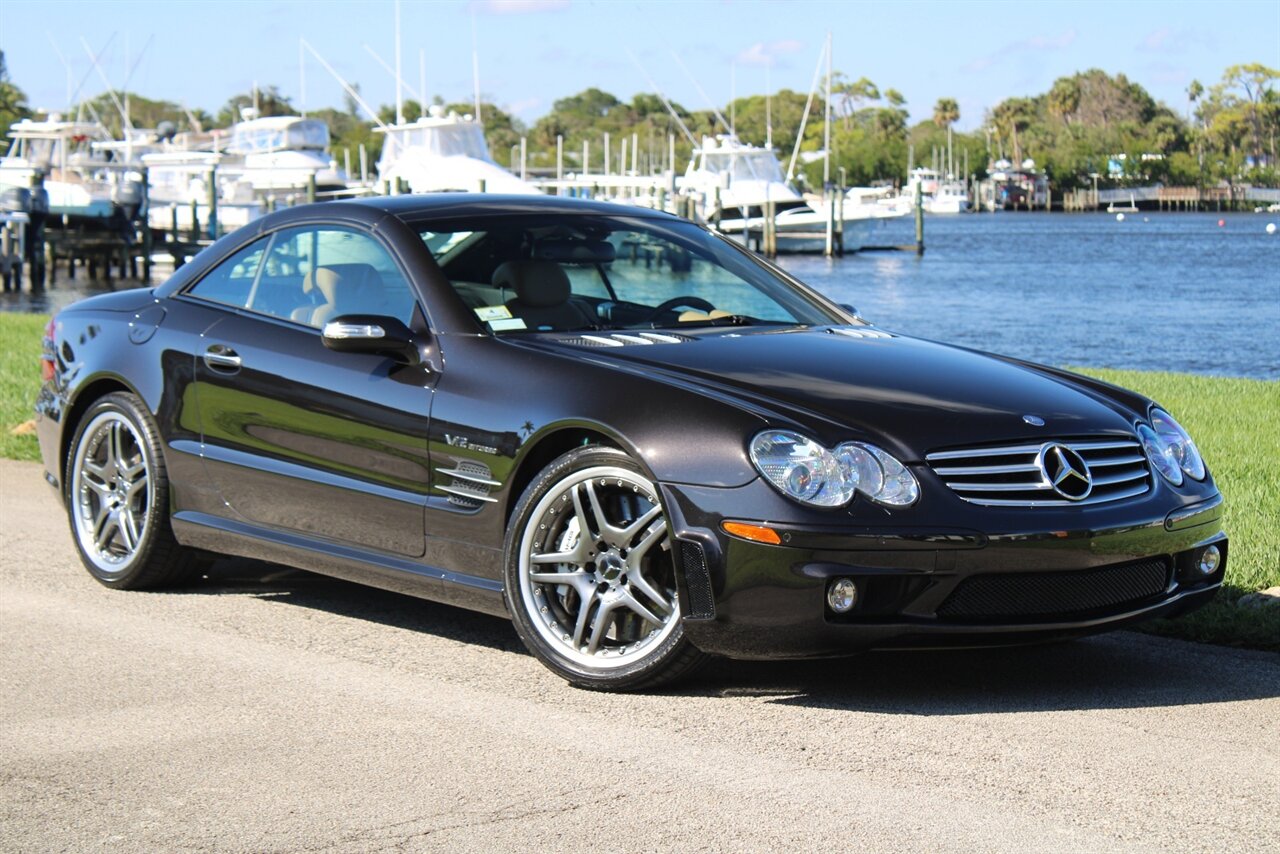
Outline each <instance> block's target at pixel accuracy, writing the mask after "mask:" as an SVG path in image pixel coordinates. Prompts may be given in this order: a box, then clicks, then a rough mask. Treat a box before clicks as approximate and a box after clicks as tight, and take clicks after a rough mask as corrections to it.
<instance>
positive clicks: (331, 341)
mask: <svg viewBox="0 0 1280 854" xmlns="http://www.w3.org/2000/svg"><path fill="white" fill-rule="evenodd" d="M321 339H322V340H323V341H324V346H326V347H328V348H329V349H330V350H334V351H336V352H338V353H371V354H374V355H378V356H388V357H390V358H392V359H395V360H396V361H397V362H400V363H401V364H403V365H417V364H420V363H421V362H422V351H421V348H420V347H419V341H418V336H416V335H414V334H413V330H411V329H410V328H409V327H408V326H405V325H404V323H403V322H402V321H400V320H397V319H396V318H394V317H384V316H382V315H380V314H344V315H342V316H341V317H335V318H334V319H333V320H330V321H329V322H328V323H326V324H325V325H324V329H323V330H321Z"/></svg>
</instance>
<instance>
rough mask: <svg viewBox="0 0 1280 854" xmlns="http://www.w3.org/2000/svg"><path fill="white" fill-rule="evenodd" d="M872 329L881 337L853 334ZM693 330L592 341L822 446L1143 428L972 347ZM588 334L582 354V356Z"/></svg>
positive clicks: (952, 443)
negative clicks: (760, 413)
mask: <svg viewBox="0 0 1280 854" xmlns="http://www.w3.org/2000/svg"><path fill="white" fill-rule="evenodd" d="M868 332H870V333H872V334H876V335H878V336H883V337H852V335H851V333H854V334H859V333H860V334H866V333H868ZM593 337H595V338H600V337H611V336H608V335H607V334H602V335H600V336H593ZM627 337H629V338H634V337H635V336H624V338H627ZM688 337H689V340H686V341H683V342H682V343H679V344H674V343H659V344H653V345H648V346H645V345H640V344H627V345H625V346H600V347H593V348H592V354H593V355H594V356H597V357H599V358H600V359H602V360H606V361H609V362H613V363H614V364H617V365H619V366H621V365H622V364H628V363H629V364H636V365H642V366H645V367H646V368H648V369H649V370H646V373H648V374H650V375H658V376H662V377H664V378H665V379H666V380H667V381H669V382H670V381H676V382H685V383H695V384H702V385H705V386H714V387H717V388H718V389H719V390H720V391H722V392H723V391H729V392H731V393H732V394H734V395H735V396H737V397H739V398H742V399H743V401H744V403H749V404H751V405H752V407H753V408H757V409H762V410H764V411H766V412H769V413H773V415H774V418H770V420H775V419H776V420H778V421H780V422H785V421H790V422H792V423H794V424H797V425H798V426H800V427H802V428H806V429H809V430H812V431H815V432H817V433H818V434H819V435H818V436H816V438H819V439H822V440H824V441H828V442H834V441H838V440H841V439H859V438H862V439H869V440H871V441H876V442H880V443H881V444H884V445H885V447H886V448H887V449H890V450H893V451H894V452H895V453H899V454H903V455H905V456H907V457H908V458H910V459H916V460H919V459H922V458H923V456H924V454H925V453H927V452H929V451H931V450H934V449H938V448H943V447H957V446H965V445H973V444H986V443H990V442H1002V441H1006V440H1015V441H1020V440H1024V439H1039V440H1045V439H1049V438H1057V437H1076V436H1089V435H1099V434H1111V435H1127V436H1132V435H1133V426H1132V425H1133V418H1134V416H1135V413H1132V412H1129V411H1127V410H1125V408H1124V407H1123V406H1122V405H1121V404H1120V403H1119V402H1118V401H1115V400H1112V399H1109V398H1107V397H1105V396H1104V395H1103V394H1101V393H1100V392H1098V391H1096V390H1093V389H1090V388H1088V387H1086V386H1085V385H1084V384H1077V383H1073V382H1071V381H1070V380H1068V379H1066V378H1063V377H1059V376H1054V375H1051V374H1049V373H1047V372H1045V371H1041V370H1037V369H1036V368H1035V367H1033V366H1029V365H1025V364H1021V363H1018V362H1014V361H1011V360H1006V359H1003V358H1000V357H997V356H992V355H989V354H986V353H981V352H978V351H974V350H968V349H964V348H960V347H953V346H948V345H945V344H939V343H936V342H932V341H926V340H922V339H918V338H911V337H907V336H900V335H890V334H887V333H882V332H878V331H877V330H871V329H869V328H867V327H839V328H828V327H820V328H804V329H792V328H789V329H786V330H776V329H772V330H749V329H748V330H743V329H737V330H731V331H726V330H723V329H716V330H707V331H705V332H702V333H695V334H691V335H690V336H688ZM582 340H583V339H578V342H577V343H578V346H573V349H575V350H578V351H579V352H581V343H580V342H581V341H582ZM585 340H587V342H588V343H589V344H590V343H595V342H592V341H591V340H590V339H585ZM556 346H557V347H565V346H572V345H569V344H568V343H567V342H565V343H561V344H558V345H556ZM1024 416H1036V417H1038V418H1040V419H1043V421H1044V425H1043V426H1037V425H1035V424H1032V423H1028V420H1026V419H1024ZM1030 420H1034V418H1033V419H1030ZM822 422H825V423H822Z"/></svg>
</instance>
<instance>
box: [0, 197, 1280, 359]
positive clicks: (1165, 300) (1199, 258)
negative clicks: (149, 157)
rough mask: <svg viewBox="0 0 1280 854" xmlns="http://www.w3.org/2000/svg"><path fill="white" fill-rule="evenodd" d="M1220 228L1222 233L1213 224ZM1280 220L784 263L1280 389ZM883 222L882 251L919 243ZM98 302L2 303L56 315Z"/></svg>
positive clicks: (978, 323) (1048, 338) (842, 282)
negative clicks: (1277, 383)
mask: <svg viewBox="0 0 1280 854" xmlns="http://www.w3.org/2000/svg"><path fill="white" fill-rule="evenodd" d="M1219 219H1223V220H1225V226H1223V227H1219V226H1218V220H1219ZM1268 222H1277V223H1280V215H1277V214H1185V213H1166V214H1128V215H1126V217H1125V221H1124V222H1117V221H1116V219H1115V217H1114V216H1113V215H1108V214H1096V215H1095V214H1078V215H1070V216H1066V215H1048V214H1028V213H1023V214H1015V213H1008V214H994V215H986V214H984V215H976V216H956V217H931V218H929V219H927V220H926V223H925V243H926V246H927V247H928V251H927V252H926V253H925V256H924V257H923V258H917V257H916V256H915V254H914V253H910V252H867V253H861V254H857V255H850V256H847V257H845V258H841V259H826V258H823V257H821V256H818V257H813V256H793V257H784V258H783V259H782V260H781V263H782V265H783V266H784V267H786V268H787V269H788V270H790V271H791V272H792V273H793V274H795V275H796V276H798V277H799V278H800V279H802V280H804V281H806V282H808V283H810V284H811V285H814V286H815V287H817V288H818V289H819V290H821V291H823V292H824V293H826V294H828V295H829V296H831V297H832V298H834V299H835V300H836V301H838V302H845V303H851V304H853V305H855V306H857V308H858V310H859V311H860V312H861V313H862V315H863V316H864V317H866V318H867V319H868V320H870V321H872V322H873V323H876V324H877V325H879V326H882V327H884V328H886V329H891V330H895V331H898V332H905V333H909V334H913V335H920V336H923V337H927V338H935V339H938V340H942V341H949V342H954V343H957V344H965V345H968V346H972V347H979V348H982V349H985V350H992V351H995V352H998V353H1007V354H1009V355H1013V356H1019V357H1022V358H1028V359H1033V360H1035V361H1038V362H1046V363H1049V364H1055V365H1085V366H1094V367H1116V368H1140V369H1148V370H1170V371H1189V372H1194V373H1204V374H1215V375H1224V376H1242V377H1262V378H1268V379H1275V378H1280V234H1275V235H1268V234H1267V233H1266V231H1265V228H1266V224H1267V223H1268ZM912 239H913V238H912V232H911V223H910V222H909V221H908V220H899V221H897V222H893V223H887V224H886V225H885V227H884V228H883V229H882V230H881V231H879V232H878V233H877V236H876V238H875V240H874V242H875V243H878V244H899V243H909V242H911V241H912ZM92 292H93V291H92V290H91V289H89V288H88V287H87V285H86V283H85V282H84V281H77V282H75V283H68V284H59V285H56V286H54V287H53V288H51V289H49V290H48V291H46V292H45V293H44V294H43V295H38V296H35V297H33V296H31V295H30V294H26V293H24V294H22V295H21V296H19V295H15V294H2V295H0V310H11V311H40V312H47V311H56V310H57V309H58V308H60V307H62V306H63V305H66V304H67V303H69V302H72V301H74V300H76V299H79V298H81V297H83V296H85V295H87V294H88V293H92Z"/></svg>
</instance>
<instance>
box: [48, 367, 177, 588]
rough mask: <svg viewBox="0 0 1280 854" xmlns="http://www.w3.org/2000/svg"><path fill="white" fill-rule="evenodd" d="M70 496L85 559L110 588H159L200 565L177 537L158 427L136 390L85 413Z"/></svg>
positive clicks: (70, 473) (71, 466) (74, 447)
mask: <svg viewBox="0 0 1280 854" xmlns="http://www.w3.org/2000/svg"><path fill="white" fill-rule="evenodd" d="M66 500H67V506H68V508H69V509H70V511H71V512H70V514H69V516H70V519H71V533H72V535H73V537H74V540H75V544H76V548H77V549H78V551H79V552H80V559H81V560H82V561H83V562H84V565H85V568H87V569H88V570H89V572H90V573H91V574H92V575H93V577H94V578H96V579H97V580H98V581H101V582H102V583H103V584H105V585H107V586H108V587H120V588H125V589H141V588H147V587H160V586H164V585H166V584H172V583H175V582H178V581H181V580H184V579H185V578H187V577H189V576H190V575H191V574H193V573H194V572H196V571H197V570H198V569H199V568H201V567H202V565H203V561H202V560H201V558H200V557H199V556H198V555H197V554H195V553H193V552H191V551H190V550H188V549H184V548H182V547H181V546H179V545H178V544H177V542H176V541H175V540H174V538H173V532H172V530H171V528H170V526H169V482H168V478H167V476H166V471H165V466H164V460H163V457H162V455H161V451H160V445H159V441H158V439H157V432H156V429H155V425H154V423H153V422H152V420H151V416H150V414H149V413H148V412H147V411H146V409H145V407H144V406H143V405H142V402H141V401H140V400H139V399H138V398H137V397H135V396H134V395H132V394H127V393H125V392H115V393H112V394H108V395H106V396H105V397H103V398H101V399H99V400H98V401H97V402H95V403H94V404H93V405H92V406H91V407H90V408H89V410H88V411H87V412H85V414H84V416H83V417H82V418H81V420H80V425H79V428H78V429H77V431H76V435H75V439H73V440H72V443H71V448H70V452H69V455H68V460H67V467H66Z"/></svg>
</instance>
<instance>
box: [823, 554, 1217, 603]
mask: <svg viewBox="0 0 1280 854" xmlns="http://www.w3.org/2000/svg"><path fill="white" fill-rule="evenodd" d="M1221 564H1222V552H1220V551H1218V547H1217V546H1209V548H1207V549H1205V550H1204V551H1202V552H1200V563H1199V565H1198V566H1197V568H1198V569H1199V570H1200V572H1201V573H1203V574H1204V575H1213V574H1214V573H1215V572H1217V571H1218V567H1219V566H1220V565H1221ZM832 607H835V606H834V605H833V606H832Z"/></svg>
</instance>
